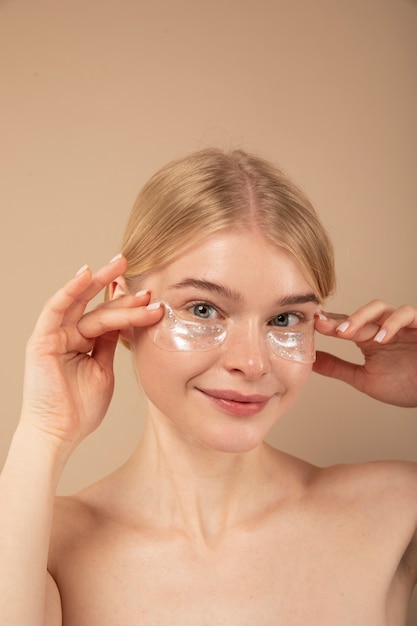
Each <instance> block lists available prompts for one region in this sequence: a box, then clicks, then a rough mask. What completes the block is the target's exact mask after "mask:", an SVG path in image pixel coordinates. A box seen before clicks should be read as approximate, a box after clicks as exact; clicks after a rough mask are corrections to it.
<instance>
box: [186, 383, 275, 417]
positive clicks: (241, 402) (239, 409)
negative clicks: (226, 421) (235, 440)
mask: <svg viewBox="0 0 417 626" xmlns="http://www.w3.org/2000/svg"><path fill="white" fill-rule="evenodd" d="M198 391H200V393H202V394H203V395H205V396H206V397H207V398H208V399H209V400H210V401H211V402H213V403H214V404H215V405H216V407H217V408H219V409H220V410H222V411H224V412H226V413H229V414H232V415H237V416H242V417H245V416H246V417H250V416H251V415H255V414H256V413H259V412H260V411H262V410H263V409H264V408H265V407H266V405H267V404H268V402H269V400H270V399H271V396H267V395H264V394H250V395H246V394H243V393H240V392H239V391H235V390H231V389H230V390H229V389H198Z"/></svg>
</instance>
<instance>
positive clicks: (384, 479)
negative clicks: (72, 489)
mask: <svg viewBox="0 0 417 626" xmlns="http://www.w3.org/2000/svg"><path fill="white" fill-rule="evenodd" d="M103 288H107V301H106V302H105V303H103V304H102V305H100V306H99V307H97V308H96V309H94V310H93V311H90V312H87V313H86V312H85V310H86V307H87V305H88V303H89V302H90V301H91V300H92V298H94V297H95V296H96V295H97V294H98V293H99V292H100V291H101V290H102V289H103ZM333 288H334V270H333V256H332V249H331V245H330V243H329V240H328V238H327V235H326V233H325V232H324V230H323V228H322V226H321V224H320V222H319V221H318V218H317V216H316V214H315V212H314V210H313V209H312V207H311V205H310V203H309V202H308V200H307V199H306V198H305V197H304V196H303V195H302V194H301V193H300V191H299V190H297V189H296V188H295V187H294V186H293V185H292V184H291V183H290V182H289V181H288V180H287V179H286V178H285V177H284V176H283V175H282V173H281V172H279V171H278V170H276V169H275V168H274V167H273V166H272V165H270V164H268V163H266V162H264V161H262V160H261V159H258V158H257V157H254V156H251V155H247V154H245V153H243V152H240V151H235V152H232V153H228V154H227V153H223V152H221V151H218V150H207V151H203V152H200V153H197V154H194V155H191V156H190V157H187V158H185V159H182V160H180V161H177V162H175V163H172V164H170V165H168V166H167V167H165V168H164V169H163V170H161V171H160V172H159V173H158V174H156V175H155V176H154V177H153V178H152V179H151V181H150V182H149V183H148V184H147V185H146V186H145V188H144V189H143V191H142V192H141V194H140V195H139V197H138V200H137V203H136V205H135V207H134V209H133V212H132V215H131V218H130V221H129V224H128V227H127V231H126V237H125V241H124V245H123V254H121V255H117V256H116V257H114V259H113V260H112V261H111V262H110V263H109V264H108V265H106V266H104V267H103V268H102V269H101V270H99V271H98V272H97V273H95V274H92V273H91V271H90V270H89V268H87V267H86V266H83V267H82V268H81V270H80V271H79V272H78V273H77V275H76V277H75V278H73V279H72V280H70V281H69V282H68V283H67V284H66V285H65V286H64V287H63V288H62V289H61V290H60V291H58V292H57V293H56V294H55V295H54V296H53V297H52V298H51V299H50V300H49V302H48V303H47V304H46V306H45V308H44V310H43V312H42V314H41V316H40V318H39V320H38V323H37V325H36V327H35V330H34V333H33V335H32V337H31V339H30V341H29V344H28V349H27V359H26V369H25V383H24V399H23V407H22V415H21V419H20V422H19V425H18V427H17V430H16V433H15V436H14V438H13V441H12V444H11V448H10V452H9V456H8V458H7V461H6V464H5V467H4V470H3V473H2V476H1V483H0V490H1V491H0V496H1V510H2V518H1V533H0V536H1V537H2V550H1V554H2V561H1V563H2V571H1V584H2V589H1V591H2V607H1V609H0V615H1V617H2V623H5V624H6V623H7V624H19V626H25V625H26V624H28V625H29V624H30V626H33V625H34V624H36V625H42V626H44V625H47V626H57V625H60V624H64V625H65V626H75V625H76V626H84V625H87V624H88V626H91V625H93V624H97V625H98V624H100V626H115V625H116V624H117V625H120V624H138V625H139V624H140V625H152V626H155V625H168V624H169V625H171V624H175V625H177V624H181V625H182V626H184V625H190V626H191V625H192V626H197V625H198V624H209V625H213V626H216V625H220V624H222V625H223V624H225V625H227V626H233V625H239V626H242V625H246V624H247V625H251V626H253V625H254V624H256V625H257V626H264V625H265V626H270V625H271V626H272V625H275V624H278V623H279V624H286V625H287V624H288V625H289V624H292V625H301V624H302V625H303V626H304V624H306V623H310V624H321V625H327V624H329V625H331V626H334V625H335V624H337V625H338V626H344V625H345V624H346V625H349V626H351V625H352V624H366V625H367V626H371V625H374V624H375V625H378V626H381V624H395V625H396V626H398V625H400V624H404V623H405V619H406V607H407V601H408V599H409V597H410V594H411V590H412V588H413V585H414V583H415V580H416V574H417V552H416V548H415V546H416V543H415V528H416V521H417V471H416V468H415V466H414V465H413V464H405V463H404V464H403V463H381V464H366V465H359V466H349V467H347V466H340V467H339V466H338V467H333V468H326V469H321V468H317V467H313V466H311V465H310V464H308V463H305V462H304V461H301V460H299V459H296V458H293V457H290V456H288V455H286V454H284V453H282V452H280V451H279V450H275V449H273V448H271V447H270V446H268V445H266V444H265V443H264V438H265V435H266V434H267V432H268V431H269V429H270V428H271V426H272V425H273V424H275V423H276V422H277V420H278V419H279V418H280V417H281V415H283V414H284V413H285V412H286V411H287V410H288V408H289V407H290V406H292V404H293V403H294V402H295V400H296V399H297V397H298V395H299V393H300V392H301V390H302V388H303V385H304V383H305V382H306V380H307V379H308V377H309V375H310V373H311V371H312V369H314V370H315V371H317V372H319V373H322V374H324V375H330V376H337V377H339V378H341V379H342V380H345V381H346V382H349V383H350V384H353V385H354V386H356V387H357V388H358V389H360V390H361V391H363V392H365V393H368V394H369V395H372V396H374V397H376V398H378V399H380V400H383V401H385V402H390V403H393V404H398V405H402V406H417V371H416V370H417V367H416V345H417V343H416V339H417V336H416V335H417V311H416V310H415V309H413V308H412V307H407V306H405V307H401V308H399V309H397V310H394V309H393V308H392V307H390V306H388V305H386V304H384V303H382V302H376V301H374V302H372V303H370V304H368V305H366V306H364V307H363V308H362V309H360V310H359V311H357V312H356V313H355V314H353V315H351V316H350V317H346V316H340V315H333V314H324V313H323V312H322V311H321V305H322V303H323V302H324V300H325V298H326V297H327V296H328V295H329V293H331V291H332V289H333ZM314 329H316V330H317V331H318V332H321V333H323V334H326V335H331V336H339V337H342V338H345V339H348V340H350V341H354V342H355V343H357V344H358V346H359V347H360V349H361V350H362V352H363V354H364V356H365V364H364V365H363V366H360V367H359V366H355V365H353V364H349V363H345V362H343V361H341V360H339V359H337V358H336V357H335V356H332V355H330V354H317V355H315V353H314V344H313V334H314ZM119 337H121V338H122V339H123V341H124V343H126V344H127V345H128V346H129V348H130V349H131V350H132V357H133V363H134V367H135V370H136V372H137V375H138V378H139V380H140V382H141V385H142V387H143V390H144V393H145V395H146V397H147V400H148V414H147V419H146V426H145V430H144V434H143V437H142V439H141V441H140V442H139V445H138V447H137V450H136V451H135V453H134V454H133V456H132V458H131V459H129V460H128V461H127V463H126V464H125V465H123V466H122V467H121V468H120V469H119V470H117V471H116V472H115V473H113V474H112V475H110V476H108V477H106V478H105V479H103V480H102V481H100V482H99V483H97V484H95V485H93V486H91V487H89V488H87V489H85V490H83V491H82V492H81V493H79V494H76V495H75V496H73V497H69V498H58V499H57V500H55V491H56V485H57V482H58V480H59V477H60V474H61V472H62V469H63V467H64V465H65V462H66V460H67V459H68V458H69V456H70V455H71V453H72V452H73V450H74V449H75V447H76V446H77V445H78V444H79V443H80V442H81V441H82V439H84V438H85V437H86V436H87V435H88V434H89V433H91V432H92V431H93V430H95V429H96V428H97V427H98V425H99V424H100V422H101V421H102V419H103V418H104V415H105V413H106V410H107V407H108V404H109V402H110V399H111V395H112V390H113V371H112V370H113V368H112V364H113V355H114V350H115V348H116V344H117V341H118V338H119Z"/></svg>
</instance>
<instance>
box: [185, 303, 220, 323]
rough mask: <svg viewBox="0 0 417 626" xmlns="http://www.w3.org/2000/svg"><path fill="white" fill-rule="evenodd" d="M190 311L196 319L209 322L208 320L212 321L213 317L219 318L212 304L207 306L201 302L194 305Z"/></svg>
mask: <svg viewBox="0 0 417 626" xmlns="http://www.w3.org/2000/svg"><path fill="white" fill-rule="evenodd" d="M190 311H191V312H192V314H193V315H195V316H196V317H199V318H201V319H205V320H208V319H211V318H212V317H216V316H217V311H216V309H215V308H214V307H213V306H211V305H210V304H205V303H204V302H199V303H198V304H194V305H193V306H192V307H191V309H190Z"/></svg>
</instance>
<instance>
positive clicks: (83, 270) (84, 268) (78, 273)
mask: <svg viewBox="0 0 417 626" xmlns="http://www.w3.org/2000/svg"><path fill="white" fill-rule="evenodd" d="M86 269H88V265H87V264H85V265H82V266H81V267H80V269H79V270H78V272H77V273H76V274H75V275H76V276H79V275H80V274H82V273H83V272H85V270H86Z"/></svg>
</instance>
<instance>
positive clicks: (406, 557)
mask: <svg viewBox="0 0 417 626" xmlns="http://www.w3.org/2000/svg"><path fill="white" fill-rule="evenodd" d="M312 493H314V494H315V496H316V497H318V498H319V499H323V500H324V502H322V504H323V505H324V504H326V507H330V508H331V507H340V508H341V511H343V510H345V511H346V512H347V513H349V518H350V519H355V518H357V519H360V520H361V524H363V530H364V532H369V533H370V534H371V532H372V534H373V535H374V536H375V537H379V540H380V541H381V545H385V546H387V545H390V546H391V547H392V548H393V550H395V551H396V555H397V557H398V566H399V568H400V569H401V570H403V571H404V572H405V573H406V574H407V577H409V578H410V579H411V580H412V582H413V583H415V582H416V581H417V464H416V463H412V462H402V461H377V462H370V463H361V464H352V465H337V466H333V467H329V468H324V469H321V470H319V471H317V472H316V473H315V474H314V480H313V481H312Z"/></svg>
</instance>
